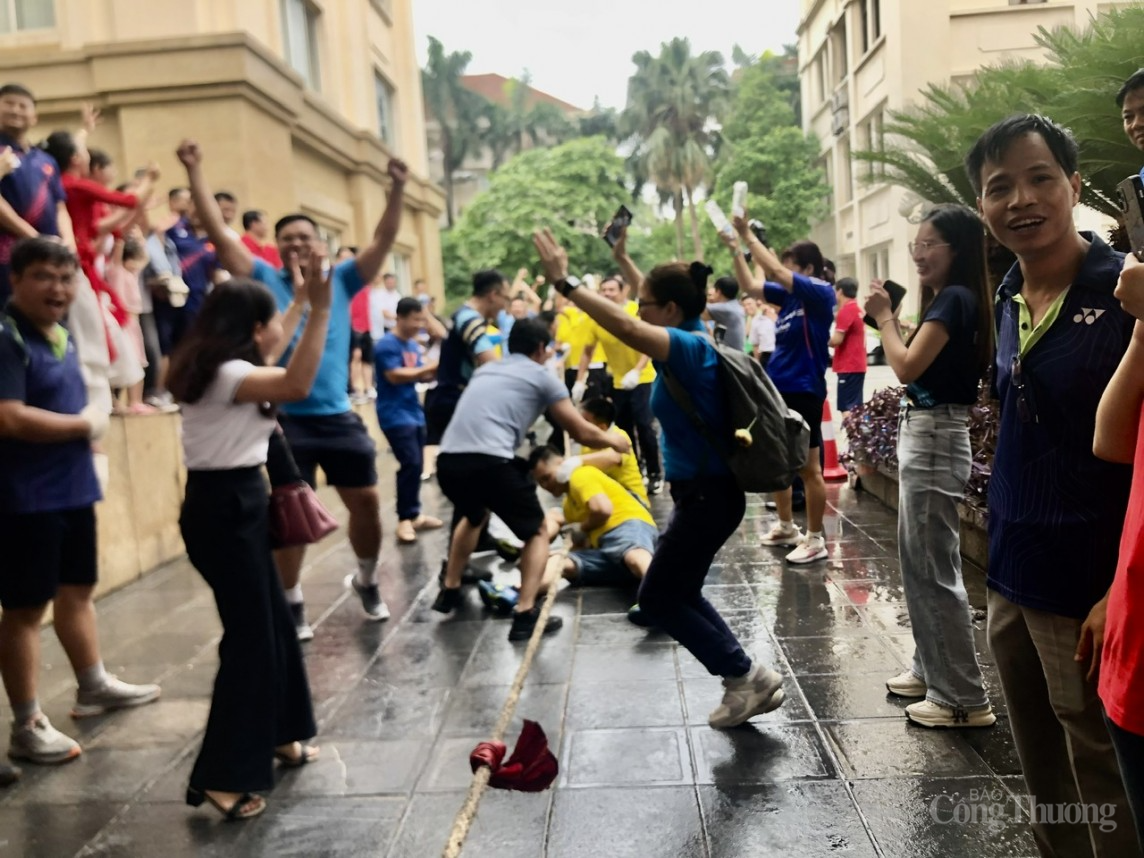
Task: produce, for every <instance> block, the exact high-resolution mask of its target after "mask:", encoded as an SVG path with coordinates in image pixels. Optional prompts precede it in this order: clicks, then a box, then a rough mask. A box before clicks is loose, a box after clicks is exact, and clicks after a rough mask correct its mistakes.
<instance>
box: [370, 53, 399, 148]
mask: <svg viewBox="0 0 1144 858" xmlns="http://www.w3.org/2000/svg"><path fill="white" fill-rule="evenodd" d="M394 96H395V93H394V91H393V87H392V86H390V85H389V81H387V80H386V79H385V78H384V77H382V76H381V72H378V71H374V73H373V97H374V100H375V101H376V102H377V136H378V137H380V138H381V141H382V142H383V143H386V144H388V145H390V146H392V145H393V144H394V143H395V142H396V139H397V134H396V128H395V126H394V117H395V113H394V110H393V99H394Z"/></svg>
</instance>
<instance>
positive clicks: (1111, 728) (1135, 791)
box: [1104, 712, 1144, 851]
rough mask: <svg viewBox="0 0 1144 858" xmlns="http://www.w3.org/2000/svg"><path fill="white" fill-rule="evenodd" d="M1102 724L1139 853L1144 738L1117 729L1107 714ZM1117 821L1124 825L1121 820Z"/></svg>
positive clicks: (1143, 808) (1142, 841)
mask: <svg viewBox="0 0 1144 858" xmlns="http://www.w3.org/2000/svg"><path fill="white" fill-rule="evenodd" d="M1104 723H1105V724H1107V725H1108V735H1109V736H1111V737H1112V747H1113V748H1114V749H1115V750H1116V759H1117V761H1118V762H1119V763H1120V775H1121V777H1122V778H1123V779H1124V789H1125V790H1126V791H1127V793H1128V803H1129V805H1130V806H1131V808H1132V819H1133V820H1134V821H1135V823H1136V838H1137V839H1138V840H1140V849H1141V851H1144V838H1142V837H1141V836H1140V834H1141V832H1142V831H1144V736H1141V735H1139V734H1138V733H1132V732H1130V731H1128V730H1125V729H1124V728H1122V727H1118V726H1117V725H1116V724H1114V723H1113V721H1112V719H1111V718H1109V717H1108V713H1107V712H1106V713H1105V714H1104ZM1117 821H1118V822H1119V824H1121V825H1124V820H1123V819H1120V820H1117Z"/></svg>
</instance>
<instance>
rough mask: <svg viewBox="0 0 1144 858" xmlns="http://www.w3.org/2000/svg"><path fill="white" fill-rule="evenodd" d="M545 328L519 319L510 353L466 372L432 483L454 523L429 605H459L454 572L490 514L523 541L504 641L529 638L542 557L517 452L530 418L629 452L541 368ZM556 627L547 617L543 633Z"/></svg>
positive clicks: (531, 490)
mask: <svg viewBox="0 0 1144 858" xmlns="http://www.w3.org/2000/svg"><path fill="white" fill-rule="evenodd" d="M548 343H549V332H548V328H547V326H545V324H544V323H543V322H541V321H539V320H537V319H524V320H522V321H519V322H517V323H516V324H514V325H513V327H512V333H511V334H509V339H508V350H509V355H508V357H506V358H505V359H504V360H500V361H493V362H491V363H487V364H485V365H483V366H481V367H480V368H479V369H477V371H476V372H474V373H473V377H472V379H471V380H470V382H469V384H468V386H467V387H466V388H465V391H464V393H462V394H461V398H460V400H459V401H458V402H457V408H456V411H455V412H454V414H453V419H452V420H451V421H450V422H449V428H448V429H446V430H445V437H444V438H442V439H441V454H440V456H439V457H438V458H437V482H438V484H439V485H440V486H441V491H442V492H444V493H445V496H446V497H447V498H448V499H449V500H450V501H451V502H452V503H453V506H454V508H455V510H456V513H457V515H458V520H457V523H456V526H455V529H454V531H453V541H452V544H451V545H450V547H449V557H448V561H447V563H446V566H445V579H444V583H443V586H442V587H441V590H440V592H439V593H438V594H437V599H436V601H435V602H434V603H433V610H435V611H439V612H441V613H443V614H448V613H450V612H452V611H453V610H454V609H455V608H456V607H457V606H458V605H459V604H460V602H461V575H462V572H463V570H464V569H465V566H466V565H467V564H468V560H469V557H470V555H471V554H472V553H473V551H474V549H475V548H476V545H477V541H478V538H479V537H480V534H481V530H482V528H483V527H484V525H485V522H486V520H487V519H488V516H489V513H490V512H492V513H495V514H496V515H497V516H499V517H500V518H501V520H502V521H504V523H505V524H506V525H507V526H508V528H509V529H510V530H511V531H512V532H513V533H514V534H515V535H516V537H517V538H518V539H520V540H521V541H522V542H524V548H523V549H522V550H521V555H520V577H521V586H520V598H519V600H518V602H517V607H516V611H515V612H514V614H513V620H512V628H511V630H510V631H509V640H512V641H522V640H528V639H529V638H530V637H531V636H532V632H533V630H534V629H535V628H536V623H537V621H538V619H539V617H540V607H539V606H538V605H536V594H537V591H538V589H539V587H540V581H541V578H542V576H543V574H544V565H545V562H546V560H547V557H548V542H549V538H548V530H547V527H546V521H545V516H544V511H543V510H542V509H541V508H540V500H539V498H538V497H537V494H536V484H535V483H534V482H533V481H532V479H531V478H530V477H529V476H528V474H527V470H526V467H525V463H523V462H519V463H518V462H516V461H515V455H516V450H517V448H518V447H520V445H521V443H522V442H523V441H524V437H525V435H526V434H527V432H528V430H529V429H530V428H531V427H532V424H533V423H535V422H536V420H537V418H538V417H539V416H540V415H541V414H543V413H544V411H545V409H550V413H551V414H552V416H553V418H554V419H555V420H556V422H557V423H558V424H559V425H560V426H561V427H562V428H563V429H565V430H566V431H567V432H568V434H569V435H571V436H572V438H573V439H575V440H576V441H578V442H580V443H581V444H586V445H590V446H597V447H611V448H612V449H614V450H618V451H620V452H621V453H624V452H627V451H628V450H630V449H631V444H630V443H629V442H628V440H627V439H626V438H622V437H620V436H619V435H618V434H617V433H615V432H605V431H604V430H602V429H599V428H598V427H596V426H593V425H592V424H591V423H589V422H588V421H587V420H585V419H584V418H583V417H581V416H580V415H579V414H578V413H577V412H576V409H575V408H574V407H573V406H572V401H571V399H570V398H569V396H568V391H567V390H566V389H565V387H564V384H563V382H561V381H560V380H559V379H558V378H556V377H555V376H554V375H553V374H552V373H550V372H549V371H548V370H547V369H546V368H545V366H544V364H545V362H546V361H547V359H548ZM561 625H562V621H561V619H560V618H559V617H550V618H549V620H548V623H547V625H546V626H545V628H544V631H545V633H548V632H553V631H556V630H557V629H559V628H560V626H561Z"/></svg>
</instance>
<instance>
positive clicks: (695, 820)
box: [0, 467, 1036, 858]
mask: <svg viewBox="0 0 1144 858" xmlns="http://www.w3.org/2000/svg"><path fill="white" fill-rule="evenodd" d="M385 473H386V474H387V475H388V474H389V473H391V468H390V467H387V468H386V470H385ZM385 479H386V480H387V482H386V483H385V485H390V483H388V479H389V477H388V476H386V477H385ZM425 495H426V500H427V506H428V508H429V509H430V510H433V509H440V506H439V504H438V501H439V498H438V496H437V492H436V489H435V487H434V486H433V485H432V484H430V485H429V486H428V487H427V488H426V492H425ZM830 498H831V509H830V510H829V511H828V512H829V516H828V522H827V529H828V534H829V544H830V550H831V556H830V559H829V561H827V562H825V563H822V564H818V565H816V566H813V567H810V568H805V567H804V568H793V567H791V568H788V567H786V566H785V565H784V563H783V562H782V559H781V553H779V551H778V550H777V549H767V548H761V547H759V546H758V535H759V534H760V533H762V532H763V531H764V530H765V529H766V528H768V527H769V522H770V514H769V513H767V512H766V511H765V509H764V508H763V507H762V504H761V499H755V500H754V501H752V504H751V506H750V507H749V509H748V519H747V520H746V521H745V522H744V525H743V527H742V528H741V529H740V532H739V534H738V535H737V537H736V538H735V539H734V540H733V541H732V542H731V543H729V544H728V546H727V547H726V548H725V549H724V551H723V552H722V554H721V555H720V557H719V558H718V564H717V566H716V567H715V568H714V569H713V571H712V574H711V575H710V577H709V579H708V586H707V589H706V592H707V594H708V596H709V598H710V599H711V600H712V601H713V602H714V603H715V604H716V605H717V606H718V607H719V608H720V610H722V611H724V612H725V613H726V616H727V617H728V620H729V622H730V624H731V626H732V627H733V628H734V629H735V630H736V632H737V633H738V634H739V635H740V636H741V638H742V640H743V641H744V643H745V645H746V646H747V648H748V650H749V651H750V652H752V653H753V654H754V655H755V656H757V657H758V658H761V659H764V660H766V661H768V662H771V663H773V664H774V665H775V666H776V668H777V669H779V670H780V671H781V672H782V673H783V674H784V675H785V676H786V677H787V680H786V686H785V687H786V692H787V702H786V704H784V705H783V707H782V708H781V709H779V710H777V711H776V712H775V713H772V714H771V715H767V716H763V717H761V718H759V719H757V720H756V721H755V722H753V723H751V724H750V725H749V726H746V727H743V728H739V729H736V730H732V731H727V732H717V731H713V730H711V729H710V728H708V727H707V725H706V717H707V713H708V711H709V710H710V709H711V708H713V707H714V705H715V704H716V702H717V701H718V696H719V682H718V680H717V679H714V678H712V677H710V676H708V675H707V674H706V673H705V671H704V670H703V668H702V667H701V666H700V665H699V664H698V663H697V662H696V661H695V659H694V658H692V657H691V655H690V654H689V653H687V652H686V651H684V650H682V649H680V648H679V647H677V646H676V645H675V644H674V643H673V642H671V641H670V640H669V639H668V638H666V637H664V636H663V635H660V634H656V633H652V634H648V633H646V632H644V631H643V630H641V629H638V628H636V627H634V626H632V625H630V624H629V623H628V621H627V619H626V617H625V616H624V614H625V612H626V609H627V607H628V606H629V605H630V604H631V596H630V594H626V593H618V592H609V591H600V590H597V591H565V592H564V593H561V594H560V596H559V597H558V599H557V602H556V607H555V611H556V612H557V613H558V614H560V615H561V616H563V617H564V619H565V623H566V625H565V628H564V629H563V630H562V631H561V632H560V633H559V634H557V635H556V636H554V637H552V638H550V639H548V640H546V641H545V642H544V643H543V645H542V647H541V649H540V651H539V652H538V654H537V657H536V660H535V662H534V664H533V667H532V670H531V672H530V674H529V677H528V681H527V683H526V686H525V692H524V695H523V697H522V699H521V703H520V706H519V708H518V710H517V718H516V719H515V722H514V725H513V727H512V728H510V732H509V740H510V742H511V741H513V740H515V736H516V734H517V732H518V731H519V726H520V719H521V716H524V717H529V718H532V719H534V720H537V721H539V722H540V723H541V724H542V725H543V727H544V728H545V730H546V731H547V732H548V735H549V738H550V741H551V743H552V746H553V748H554V749H555V750H556V752H557V756H558V757H559V759H560V765H561V774H560V777H559V780H558V781H557V784H556V787H555V788H554V789H552V790H550V791H548V792H545V793H540V794H521V793H508V792H498V791H492V790H490V791H489V792H487V793H486V795H485V798H484V801H483V803H482V804H481V808H480V813H479V815H478V817H477V819H476V822H475V823H474V826H473V829H472V832H471V834H470V836H469V840H468V842H467V845H466V848H465V851H464V854H465V855H466V856H496V858H516V856H521V858H524V856H528V858H537V856H551V858H565V856H567V858H576V856H607V858H613V856H617V858H618V856H638V858H653V856H684V858H690V856H710V858H721V856H762V855H798V856H806V858H814V856H828V855H829V856H839V855H847V856H851V855H852V856H869V855H885V856H903V858H904V856H910V858H917V856H974V857H975V858H989V856H1006V858H1010V856H1022V855H1034V854H1036V849H1035V847H1034V845H1033V842H1032V839H1031V837H1030V836H1029V834H1028V832H1027V831H1026V829H1025V827H1024V825H1023V823H1022V820H1021V818H1020V816H1019V814H1018V812H1016V811H1015V810H1013V808H1014V803H1013V798H1012V796H1013V794H1014V793H1020V792H1021V791H1022V784H1021V781H1020V778H1019V776H1018V774H1019V767H1018V765H1017V761H1016V757H1015V754H1014V751H1013V748H1012V744H1011V741H1010V738H1009V733H1008V727H1007V724H1006V721H1005V718H1004V714H1003V713H1004V703H1003V701H1002V700H1001V698H1000V696H999V694H997V692H996V689H997V682H996V675H995V673H994V670H993V668H992V665H991V659H990V657H989V655H988V651H987V650H986V649H985V648H984V633H983V631H982V632H979V635H978V641H979V656H980V658H981V660H982V662H983V664H984V665H985V666H986V667H985V669H986V678H987V683H988V684H989V686H990V687H991V689H992V690H993V691H994V693H995V695H996V696H995V697H994V705H995V707H996V708H997V710H998V713H999V714H1000V715H1001V718H1000V719H999V722H998V725H997V727H996V728H994V729H993V730H986V731H979V732H964V733H942V732H930V731H925V730H921V729H918V728H912V727H909V726H908V725H907V723H906V721H905V718H904V715H903V712H902V709H903V705H904V704H903V703H901V702H899V701H897V700H895V699H894V698H889V697H887V695H886V693H885V688H884V686H883V682H884V680H885V678H886V677H887V676H889V675H891V674H894V673H897V672H899V671H900V670H901V669H902V668H904V667H905V666H907V665H908V659H909V657H910V654H911V647H912V643H911V639H910V631H909V621H908V618H907V616H906V610H905V605H904V603H903V597H902V587H901V576H900V573H899V571H898V566H897V556H896V555H897V545H896V536H895V528H896V523H895V519H894V516H893V514H892V513H890V512H888V511H887V510H886V509H885V508H883V507H882V506H880V505H879V504H878V503H877V501H875V500H873V499H872V498H870V497H868V496H864V495H862V494H861V493H854V492H852V491H850V490H849V489H847V488H846V487H844V486H843V487H831V489H830ZM658 505H659V509H658V510H657V512H658V513H660V514H666V511H667V509H668V502H666V501H664V500H662V499H661V500H660V501H659V504H658ZM446 511H447V510H446ZM444 517H446V518H447V516H444ZM386 525H387V532H389V533H391V532H392V525H393V521H392V512H391V511H390V512H389V513H387V518H386ZM443 550H444V536H443V534H442V533H436V534H431V535H429V536H428V538H425V537H424V535H423V538H422V541H421V543H420V544H418V545H417V546H413V547H405V548H402V549H400V550H398V549H396V548H395V547H393V546H391V545H388V544H387V547H386V550H385V553H384V556H383V561H384V564H385V569H386V574H385V580H384V582H383V591H384V594H385V596H386V599H387V601H388V602H389V604H390V606H391V608H392V609H393V614H394V616H393V619H392V620H390V621H389V622H388V623H384V624H369V623H365V622H363V619H362V615H361V612H360V607H359V606H358V604H357V602H356V600H354V599H353V598H351V597H348V596H347V593H346V591H345V590H344V589H343V586H342V578H343V576H344V575H346V574H347V573H348V572H349V571H350V570H351V569H352V568H353V558H352V555H351V552H350V549H349V546H348V544H347V543H346V542H345V539H344V535H343V531H339V532H338V533H336V534H334V535H333V536H332V537H330V538H329V539H328V540H327V541H326V542H325V543H323V544H322V545H321V546H318V547H317V548H316V549H315V550H313V551H311V553H310V556H309V558H308V562H309V566H308V569H307V571H306V574H305V578H304V586H305V591H306V597H307V605H308V609H309V612H310V616H311V622H313V623H314V625H315V627H316V638H315V640H314V641H313V642H312V643H310V644H308V645H307V647H306V654H307V663H308V668H309V673H310V680H311V684H312V688H313V693H314V698H315V703H316V707H317V711H318V715H319V720H320V730H321V732H320V736H319V742H320V744H321V745H322V758H321V760H320V761H319V762H318V763H316V764H314V765H311V766H308V767H306V768H304V769H302V770H297V771H290V772H284V773H282V774H281V775H280V780H279V783H278V785H277V786H276V788H275V789H274V791H273V793H272V794H271V796H270V809H269V810H268V811H267V813H266V814H265V815H264V816H263V817H261V818H259V819H256V820H252V821H249V822H245V823H224V822H222V821H221V820H220V818H219V817H218V816H217V814H214V813H212V812H206V811H204V810H197V811H196V810H191V809H190V808H187V807H185V806H184V805H183V804H182V803H181V799H182V794H183V790H184V788H185V785H186V780H187V775H188V772H189V770H190V766H191V763H192V760H193V757H194V753H195V751H196V749H197V745H198V740H199V736H200V732H201V729H202V727H203V726H204V724H205V719H206V712H207V706H208V697H209V692H210V687H211V682H212V679H213V676H214V670H215V667H216V656H215V646H216V644H217V639H218V634H219V625H218V620H217V618H216V615H215V611H214V607H213V603H212V601H211V597H210V593H209V591H208V590H207V588H206V587H205V586H204V585H203V584H202V582H201V581H200V580H199V578H198V576H197V575H196V574H195V572H194V570H193V569H191V568H190V566H189V565H188V564H187V563H186V562H185V561H184V562H176V563H173V564H171V565H169V566H167V567H165V568H163V569H161V570H158V571H157V572H155V573H153V574H151V575H150V576H148V577H146V578H145V579H144V580H142V581H141V582H139V583H137V584H135V585H132V586H131V587H128V588H127V589H125V590H122V591H120V592H118V593H115V594H113V595H111V596H109V597H108V598H106V599H104V600H103V601H101V602H100V604H99V614H100V621H99V622H100V628H101V633H102V640H103V647H104V652H105V661H106V663H107V666H108V668H109V669H111V670H113V671H115V672H117V673H119V674H120V675H121V676H122V677H123V678H125V679H128V680H133V681H152V680H158V681H160V682H162V684H163V698H162V700H161V701H160V702H158V703H157V704H155V705H152V706H147V707H144V708H141V709H139V710H135V711H131V712H125V713H117V714H114V715H111V716H106V717H102V718H98V719H94V720H91V721H85V722H81V723H79V724H73V723H72V722H71V721H70V719H69V718H68V717H67V712H68V709H69V707H70V704H71V700H72V694H73V690H72V688H73V680H72V677H71V673H70V670H69V669H68V667H67V664H66V661H65V660H64V658H63V657H62V654H61V651H60V649H59V645H58V644H57V643H56V640H55V637H54V635H53V634H52V633H51V631H50V630H47V631H45V633H44V643H45V653H44V662H45V664H44V672H43V675H44V688H43V694H42V698H43V699H44V700H45V701H47V702H46V706H45V709H46V711H47V713H48V714H49V716H50V717H51V718H52V720H53V722H54V723H56V724H57V725H58V726H61V727H64V728H65V729H68V730H70V731H71V732H72V734H73V735H75V736H77V738H79V739H80V740H81V741H82V742H83V744H84V746H85V754H84V755H83V756H82V757H81V758H80V759H79V760H78V761H76V762H75V763H72V764H70V765H67V766H64V767H61V768H50V769H37V768H35V767H28V768H26V769H25V777H24V780H23V781H22V782H21V783H20V784H19V785H17V786H15V787H11V788H8V789H6V790H0V855H5V856H6V855H13V856H16V855H19V856H27V858H33V856H51V858H57V856H70V855H83V856H102V855H106V856H162V858H180V856H184V855H185V856H216V855H218V856H261V855H266V856H288V855H297V856H324V855H331V856H333V855H338V856H367V855H368V856H389V858H406V856H408V857H409V858H427V857H428V856H436V855H439V854H440V853H441V850H442V849H443V847H444V844H445V841H446V839H447V836H448V832H449V830H450V827H451V825H452V821H453V818H454V816H455V815H456V813H457V811H458V809H459V808H460V806H461V804H462V801H463V798H464V792H465V789H466V788H467V786H468V783H469V779H470V773H469V769H468V754H469V751H470V750H471V749H472V747H473V746H474V745H475V744H476V743H477V742H479V741H481V740H483V739H485V738H486V737H487V734H488V733H489V731H490V730H491V728H492V725H493V723H494V722H495V720H496V718H497V714H498V712H499V710H500V706H501V704H502V702H503V701H504V699H505V696H506V694H507V691H508V687H509V685H510V684H511V682H512V679H513V676H514V673H515V671H516V668H517V664H518V659H519V656H520V653H521V652H522V651H523V647H522V646H520V645H516V646H514V645H512V644H509V642H508V641H507V639H506V637H507V623H506V621H504V620H498V619H492V618H489V617H487V616H486V615H485V614H484V613H483V612H482V609H481V607H480V606H479V603H478V601H477V599H476V595H475V594H472V596H471V598H470V600H469V604H468V605H467V606H466V607H465V609H463V610H462V611H460V612H459V613H458V614H457V615H455V616H454V617H452V618H449V619H442V618H441V617H440V616H439V615H436V614H434V613H433V612H432V611H430V610H429V608H428V605H429V602H430V601H431V598H432V596H433V595H434V593H435V589H436V584H435V582H434V580H433V579H435V576H436V572H437V569H438V565H439V563H440V559H441V557H442V552H443ZM973 583H974V586H973V588H972V589H971V601H973V602H974V604H975V605H978V606H980V605H982V604H983V593H982V591H981V586H980V581H979V579H976V578H975V580H974V582H973ZM10 717H11V715H10V712H9V711H7V710H6V709H0V723H3V724H5V725H6V724H7V723H8V722H9V721H10ZM0 741H2V739H0ZM998 808H999V810H998ZM955 811H956V812H955ZM970 812H973V813H974V814H975V817H974V818H975V819H976V820H978V821H976V822H969V823H965V822H957V821H955V819H957V818H960V819H964V816H963V815H961V814H968V813H970ZM990 812H991V813H990Z"/></svg>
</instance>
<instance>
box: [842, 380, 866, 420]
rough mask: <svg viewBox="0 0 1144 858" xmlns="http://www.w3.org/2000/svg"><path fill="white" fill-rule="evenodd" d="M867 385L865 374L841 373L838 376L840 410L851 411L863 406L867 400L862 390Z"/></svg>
mask: <svg viewBox="0 0 1144 858" xmlns="http://www.w3.org/2000/svg"><path fill="white" fill-rule="evenodd" d="M865 384H866V373H864V372H840V373H839V374H838V403H837V404H838V410H839V411H850V410H851V409H854V408H857V407H858V406H859V405H861V404H862V400H863V399H864V398H865V397H864V395H863V391H862V388H863V387H864V386H865Z"/></svg>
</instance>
